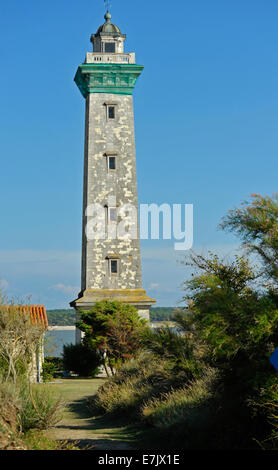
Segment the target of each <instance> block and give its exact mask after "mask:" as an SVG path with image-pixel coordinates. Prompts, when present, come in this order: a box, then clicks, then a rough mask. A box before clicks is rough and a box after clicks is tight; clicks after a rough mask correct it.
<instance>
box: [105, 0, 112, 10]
mask: <svg viewBox="0 0 278 470" xmlns="http://www.w3.org/2000/svg"><path fill="white" fill-rule="evenodd" d="M104 5H105V8H106V10H107V11H109V10H110V9H111V0H104Z"/></svg>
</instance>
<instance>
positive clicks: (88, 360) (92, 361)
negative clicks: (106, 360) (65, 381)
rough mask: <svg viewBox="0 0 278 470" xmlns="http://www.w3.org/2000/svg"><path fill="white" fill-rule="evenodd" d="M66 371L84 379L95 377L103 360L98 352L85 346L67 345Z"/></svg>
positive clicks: (64, 351) (65, 356) (65, 351)
mask: <svg viewBox="0 0 278 470" xmlns="http://www.w3.org/2000/svg"><path fill="white" fill-rule="evenodd" d="M63 363H64V369H65V370H66V371H67V372H74V373H76V374H78V375H80V376H82V377H95V376H96V375H97V374H98V373H99V367H100V364H101V358H100V356H99V355H98V353H97V351H95V350H92V349H89V348H88V347H87V346H85V345H83V344H67V345H64V350H63Z"/></svg>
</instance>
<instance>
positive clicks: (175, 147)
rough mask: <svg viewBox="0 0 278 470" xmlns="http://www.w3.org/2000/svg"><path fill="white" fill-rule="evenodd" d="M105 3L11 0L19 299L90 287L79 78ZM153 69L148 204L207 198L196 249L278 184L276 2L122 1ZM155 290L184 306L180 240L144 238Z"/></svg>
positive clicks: (139, 87)
mask: <svg viewBox="0 0 278 470" xmlns="http://www.w3.org/2000/svg"><path fill="white" fill-rule="evenodd" d="M104 13H105V11H104V5H103V2H102V1H101V0H98V1H96V0H95V1H92V0H90V1H89V0H79V2H77V1H73V0H59V1H58V2H57V1H54V0H49V1H48V2H43V1H41V0H36V1H35V0H25V1H24V2H22V1H19V0H10V1H9V2H6V1H5V2H4V1H3V0H2V1H0V50H1V62H2V73H1V75H0V90H1V91H0V94H1V98H0V103H1V113H0V129H1V139H0V155H1V170H2V171H1V175H2V179H1V185H0V193H1V201H2V204H1V222H2V230H1V232H0V240H1V243H0V277H1V278H2V281H1V285H2V287H3V288H5V289H6V291H7V293H8V294H9V295H17V296H19V297H24V296H25V295H27V294H32V297H33V298H32V301H33V302H34V303H37V302H40V303H44V304H45V305H47V307H49V308H55V307H57V308H62V307H66V306H67V305H68V302H69V301H70V300H72V299H73V298H74V296H75V295H76V294H77V292H78V290H79V287H80V248H81V207H82V171H83V163H82V161H83V139H84V100H83V98H82V96H81V94H80V92H79V91H78V89H77V87H76V86H75V84H74V82H73V77H74V74H75V71H76V68H77V67H78V65H79V64H80V63H82V62H83V60H84V57H85V53H86V52H87V51H89V50H91V43H90V41H89V38H90V35H91V33H93V32H95V31H96V29H97V28H98V26H99V25H100V24H101V23H103V21H104V20H103V15H104ZM111 13H112V21H113V22H115V23H116V24H117V25H118V26H119V27H120V28H121V30H122V32H124V33H126V34H127V41H126V50H127V51H129V52H133V51H135V52H136V58H137V63H139V64H143V65H144V66H145V69H144V72H143V74H142V76H141V77H140V78H139V80H138V82H137V84H136V88H135V93H134V101H135V126H136V150H137V174H138V191H139V201H140V203H152V202H154V203H158V204H161V203H163V202H167V203H169V204H172V203H181V204H185V203H192V204H194V220H195V223H194V249H195V250H207V249H213V250H216V251H217V252H220V253H226V252H228V253H230V252H231V250H233V249H234V247H235V246H236V244H237V240H236V239H235V238H234V237H233V236H231V235H227V234H225V233H222V232H221V231H219V230H217V224H218V223H219V221H220V219H221V217H222V216H223V215H224V214H225V213H226V212H227V211H228V210H229V209H230V208H232V207H234V206H237V205H239V204H240V202H241V201H242V200H244V199H246V198H248V196H249V195H250V194H251V193H254V192H258V193H262V194H272V193H274V192H276V191H277V169H278V168H277V167H278V163H277V149H278V132H277V127H278V93H277V90H278V87H277V83H278V81H277V78H278V77H277V75H278V60H277V59H278V57H277V56H278V52H277V43H278V29H277V15H278V3H277V1H276V0H268V1H267V2H266V1H265V0H264V1H263V0H252V1H251V0H233V1H231V0H230V1H228V0H227V1H225V2H223V0H210V1H209V2H208V1H207V0H194V1H184V2H178V3H175V4H173V5H171V4H170V3H169V2H166V1H165V0H160V1H152V2H147V1H142V2H140V3H138V2H137V3H136V2H130V1H127V0H121V1H120V0H114V2H113V3H112V9H111ZM141 245H142V258H143V276H144V287H145V288H146V289H147V290H148V293H149V294H150V295H151V296H153V297H155V298H156V299H157V300H158V302H157V305H160V306H163V305H164V306H167V305H176V303H177V302H178V301H179V300H180V298H181V296H182V291H181V289H180V287H179V286H180V284H181V282H182V281H183V279H184V278H185V277H186V276H187V275H188V272H187V271H186V270H185V268H184V266H182V265H181V264H180V262H179V260H178V258H180V255H179V256H177V253H176V252H174V250H173V243H172V242H169V241H156V240H153V241H142V243H141Z"/></svg>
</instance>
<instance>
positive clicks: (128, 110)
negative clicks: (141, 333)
mask: <svg viewBox="0 0 278 470" xmlns="http://www.w3.org/2000/svg"><path fill="white" fill-rule="evenodd" d="M104 19H105V23H104V24H102V25H101V26H100V27H99V28H98V30H97V32H96V33H95V34H92V36H91V42H92V45H93V52H88V53H87V54H86V58H85V62H84V63H83V64H82V65H80V66H79V67H78V69H77V72H76V75H75V79H74V80H75V83H76V85H77V86H78V88H79V90H80V92H81V94H82V96H83V97H84V99H85V102H86V111H85V146H84V181H83V223H82V265H81V291H80V293H79V295H78V298H77V299H76V300H74V301H72V302H71V304H70V305H71V306H72V307H74V308H75V309H76V311H77V314H78V311H80V310H90V309H91V308H92V307H93V305H94V304H95V302H97V301H100V300H103V299H107V300H118V301H120V302H124V303H128V304H131V305H133V306H135V307H136V308H137V310H138V313H139V315H140V317H142V318H145V319H149V309H150V307H151V305H153V304H154V303H155V300H154V299H151V298H150V297H148V296H147V295H146V291H145V290H144V289H143V288H142V268H141V253H140V236H139V233H140V231H139V222H138V200H137V178H136V152H135V133H134V110H133V90H134V87H135V83H136V81H137V79H138V77H139V76H140V74H141V73H142V70H143V66H142V65H137V64H136V60H135V53H133V52H131V53H128V52H125V49H124V43H125V39H126V35H125V34H122V33H121V31H120V29H119V27H118V26H116V25H115V24H113V23H112V22H111V14H110V13H109V11H107V13H106V14H105V16H104ZM97 214H98V215H99V219H98V223H96V222H95V221H96V220H97V219H96V216H97ZM100 222H101V223H100ZM94 223H95V227H94ZM99 225H101V230H100V229H99ZM131 226H132V227H131ZM123 227H126V229H124V228H123ZM76 339H77V342H78V341H80V332H79V330H77V338H76Z"/></svg>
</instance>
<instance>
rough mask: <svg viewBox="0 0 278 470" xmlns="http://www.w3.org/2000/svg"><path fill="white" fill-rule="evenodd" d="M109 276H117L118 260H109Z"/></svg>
mask: <svg viewBox="0 0 278 470" xmlns="http://www.w3.org/2000/svg"><path fill="white" fill-rule="evenodd" d="M109 262H110V263H109V264H110V274H118V272H119V260H118V259H110V260H109Z"/></svg>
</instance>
